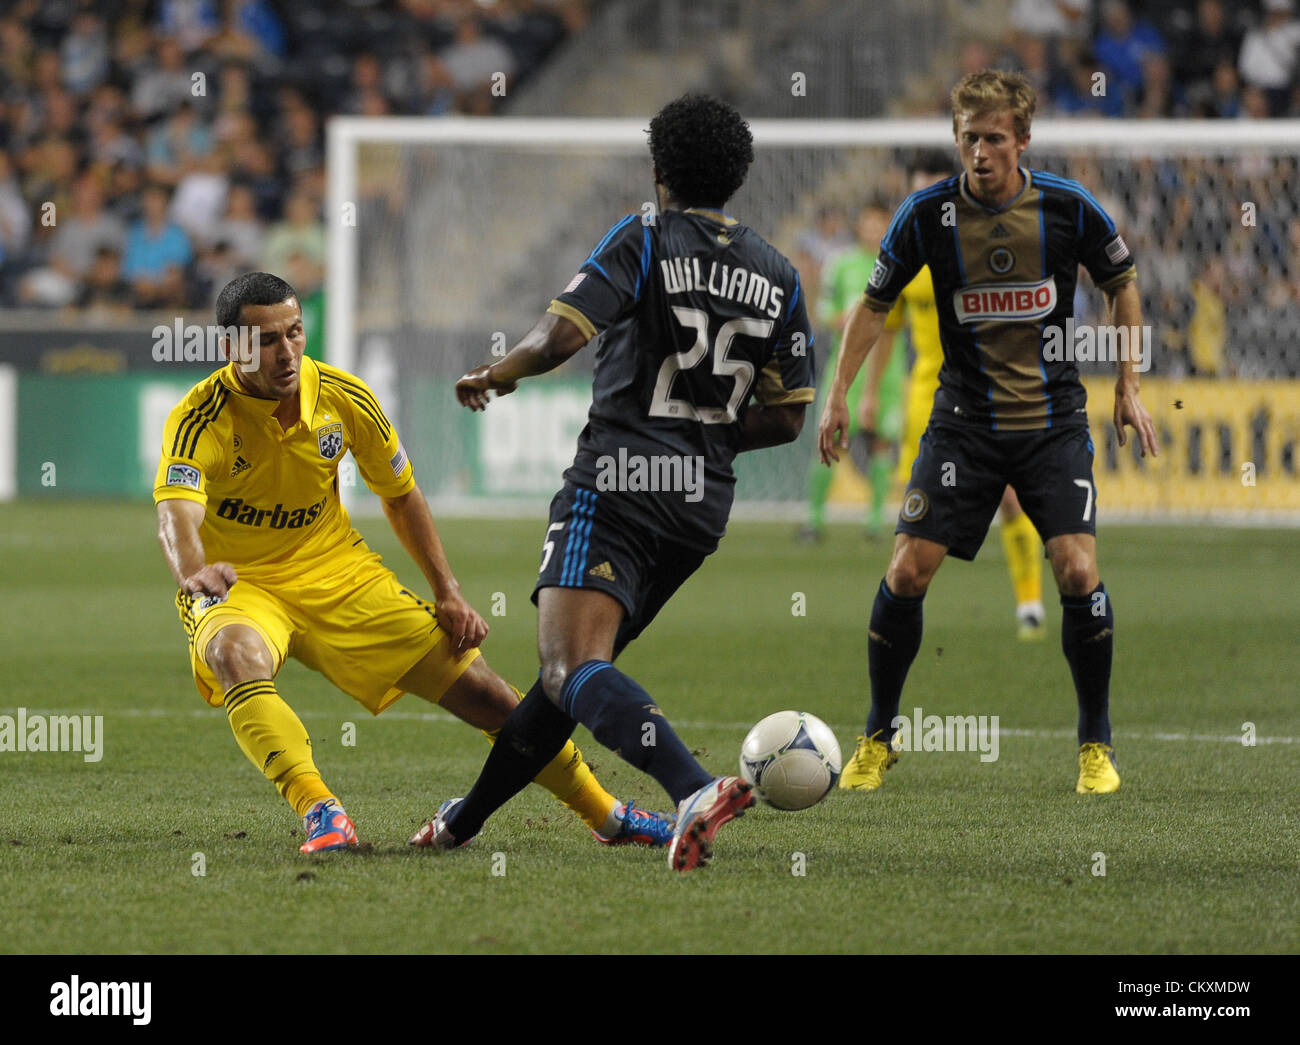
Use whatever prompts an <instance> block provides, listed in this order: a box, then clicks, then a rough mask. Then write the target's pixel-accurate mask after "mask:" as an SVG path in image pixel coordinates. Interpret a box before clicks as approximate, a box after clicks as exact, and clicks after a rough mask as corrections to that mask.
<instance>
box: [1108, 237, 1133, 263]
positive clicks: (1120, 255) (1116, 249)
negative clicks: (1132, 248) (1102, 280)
mask: <svg viewBox="0 0 1300 1045" xmlns="http://www.w3.org/2000/svg"><path fill="white" fill-rule="evenodd" d="M1106 257H1108V258H1110V263H1111V264H1112V265H1118V264H1119V263H1120V262H1121V261H1123V260H1124V259H1125V258H1127V257H1128V244H1127V243H1125V242H1124V237H1123V236H1116V237H1115V238H1114V239H1113V240H1111V241H1110V242H1109V243H1107V244H1106Z"/></svg>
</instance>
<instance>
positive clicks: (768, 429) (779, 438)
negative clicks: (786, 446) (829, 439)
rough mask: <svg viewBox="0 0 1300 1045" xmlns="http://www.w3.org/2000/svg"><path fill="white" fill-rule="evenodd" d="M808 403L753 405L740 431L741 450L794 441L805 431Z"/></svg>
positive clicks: (758, 448) (757, 448)
mask: <svg viewBox="0 0 1300 1045" xmlns="http://www.w3.org/2000/svg"><path fill="white" fill-rule="evenodd" d="M807 410H808V404H807V403H787V404H783V405H780V406H758V405H757V404H755V405H753V406H751V407H750V408H749V410H748V411H747V412H746V414H745V423H744V427H742V428H741V431H740V452H741V453H744V452H745V451H746V450H762V449H764V448H765V447H768V446H780V445H781V444H782V443H793V442H794V441H795V440H796V439H798V438H799V433H800V432H802V431H803V419H804V414H805V413H806V412H807Z"/></svg>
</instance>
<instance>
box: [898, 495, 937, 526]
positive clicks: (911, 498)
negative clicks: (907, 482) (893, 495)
mask: <svg viewBox="0 0 1300 1045" xmlns="http://www.w3.org/2000/svg"><path fill="white" fill-rule="evenodd" d="M929 510H930V499H929V498H928V497H926V496H925V491H923V490H918V489H917V488H916V487H915V486H914V487H912V489H910V490H908V491H907V496H905V497H904V498H903V511H902V519H903V522H916V521H917V520H918V519H921V518H924V516H925V513H926V512H928V511H929Z"/></svg>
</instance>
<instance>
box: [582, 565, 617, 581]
mask: <svg viewBox="0 0 1300 1045" xmlns="http://www.w3.org/2000/svg"><path fill="white" fill-rule="evenodd" d="M587 573H588V575H590V576H592V577H599V578H600V579H601V580H602V581H612V580H613V579H614V569H613V567H612V566H610V564H609V563H608V562H602V563H601V564H600V565H599V566H593V567H592V568H591V569H589V570H588V571H587Z"/></svg>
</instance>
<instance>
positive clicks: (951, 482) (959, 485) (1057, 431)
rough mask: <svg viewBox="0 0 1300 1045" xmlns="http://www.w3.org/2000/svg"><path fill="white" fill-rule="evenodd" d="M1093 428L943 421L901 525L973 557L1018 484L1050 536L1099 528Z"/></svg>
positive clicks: (910, 490) (920, 458) (916, 474)
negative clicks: (1008, 491) (993, 427)
mask: <svg viewBox="0 0 1300 1045" xmlns="http://www.w3.org/2000/svg"><path fill="white" fill-rule="evenodd" d="M1092 456H1093V449H1092V436H1091V435H1090V434H1089V433H1088V429H1087V427H1086V426H1084V425H1069V426H1063V427H1060V428H1040V429H1035V430H1033V431H1029V432H994V431H986V430H983V429H979V428H967V427H964V426H963V427H957V426H955V425H945V424H936V423H935V422H933V421H931V422H930V426H929V427H928V428H927V429H926V430H925V434H924V435H923V436H921V447H920V452H919V453H918V454H917V456H916V462H915V463H914V464H913V465H912V477H911V479H910V480H908V483H907V492H906V493H905V494H904V495H903V508H902V510H901V511H900V512H899V513H898V526H897V527H896V528H895V530H894V532H895V533H907V534H911V535H912V536H915V537H924V538H925V539H926V540H928V541H934V542H935V543H936V544H942V545H944V547H946V548H947V549H948V553H949V554H950V555H955V556H956V557H957V558H959V559H965V560H967V561H970V560H971V559H974V558H975V554H976V553H977V552H978V551H979V550H980V545H982V544H983V543H984V537H985V535H986V534H987V533H988V529H989V523H991V522H992V521H993V515H994V513H995V512H996V511H997V510H998V504H999V503H1000V502H1001V500H1002V491H1003V490H1004V489H1005V488H1006V487H1007V486H1011V487H1012V488H1013V489H1014V490H1015V491H1016V496H1017V497H1018V498H1019V499H1020V504H1021V506H1022V507H1023V508H1024V509H1025V514H1026V515H1028V516H1029V521H1030V522H1032V523H1033V524H1034V528H1035V529H1036V530H1037V531H1038V534H1039V536H1040V537H1042V539H1043V540H1044V541H1049V540H1051V539H1052V538H1053V537H1059V536H1061V535H1062V534H1066V533H1090V534H1094V535H1095V534H1096V532H1097V486H1096V484H1095V483H1094V482H1093V478H1092Z"/></svg>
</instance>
